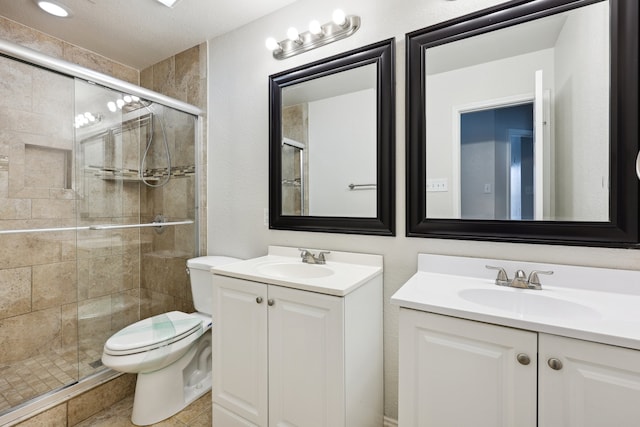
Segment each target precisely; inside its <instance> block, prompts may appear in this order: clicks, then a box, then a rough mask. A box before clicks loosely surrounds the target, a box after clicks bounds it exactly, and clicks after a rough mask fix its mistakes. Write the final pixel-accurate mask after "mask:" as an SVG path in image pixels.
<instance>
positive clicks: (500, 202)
mask: <svg viewBox="0 0 640 427" xmlns="http://www.w3.org/2000/svg"><path fill="white" fill-rule="evenodd" d="M533 129H534V103H533V101H531V102H524V103H520V104H517V105H506V106H494V107H490V108H483V109H481V110H475V111H466V112H461V113H460V184H461V186H460V214H461V218H463V219H510V220H532V219H534V210H535V200H534V193H535V191H534V182H535V164H534V137H533V136H534V131H533Z"/></svg>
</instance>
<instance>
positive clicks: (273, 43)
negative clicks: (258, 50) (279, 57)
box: [264, 37, 280, 51]
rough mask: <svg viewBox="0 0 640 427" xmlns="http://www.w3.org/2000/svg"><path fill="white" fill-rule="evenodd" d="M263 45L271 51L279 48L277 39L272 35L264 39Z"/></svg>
mask: <svg viewBox="0 0 640 427" xmlns="http://www.w3.org/2000/svg"><path fill="white" fill-rule="evenodd" d="M264 45H265V46H266V47H267V49H269V50H271V51H273V50H276V49H279V48H280V43H278V41H277V40H276V39H274V38H273V37H269V38H268V39H267V40H265V42H264Z"/></svg>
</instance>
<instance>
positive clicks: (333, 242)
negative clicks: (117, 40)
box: [208, 0, 640, 418]
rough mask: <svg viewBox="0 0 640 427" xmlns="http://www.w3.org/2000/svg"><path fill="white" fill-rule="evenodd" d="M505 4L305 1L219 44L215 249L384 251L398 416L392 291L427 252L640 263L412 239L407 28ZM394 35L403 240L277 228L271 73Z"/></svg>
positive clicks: (392, 392)
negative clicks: (281, 55) (320, 27)
mask: <svg viewBox="0 0 640 427" xmlns="http://www.w3.org/2000/svg"><path fill="white" fill-rule="evenodd" d="M498 3H500V1H499V0H475V1H458V2H450V1H436V0H341V1H340V2H336V1H333V0H329V1H325V2H319V1H315V0H299V1H297V2H296V3H293V4H292V5H291V6H287V7H285V8H283V9H281V10H280V11H278V12H277V13H275V14H272V15H270V16H267V17H265V18H262V19H259V20H256V21H254V22H252V23H251V24H249V25H247V26H245V27H243V28H240V29H238V30H236V31H233V32H231V33H228V34H225V35H224V36H221V37H219V38H216V39H213V40H211V41H210V43H209V85H210V87H209V106H210V110H209V122H208V126H209V143H208V149H209V153H208V155H209V162H208V176H209V189H208V199H209V214H208V242H209V249H208V253H209V254H214V253H217V254H226V255H232V256H238V257H244V258H249V257H255V256H260V255H264V254H265V253H266V250H267V245H269V244H277V245H286V246H296V247H301V246H305V247H311V248H326V249H333V250H341V251H356V252H366V253H377V254H382V255H384V269H385V272H384V281H385V290H384V298H385V301H387V302H386V303H385V313H384V315H385V320H384V328H385V330H384V339H385V354H384V357H385V414H386V415H387V416H390V417H393V418H395V417H396V416H397V406H398V405H397V399H398V390H397V382H398V373H397V371H398V362H397V361H398V354H397V353H398V342H397V341H398V339H397V337H398V309H397V307H395V306H392V305H390V304H389V303H388V301H389V298H390V297H391V295H392V294H393V293H394V292H395V291H396V290H397V289H398V288H399V287H400V286H402V284H403V283H404V282H405V281H406V280H407V279H408V278H409V277H411V275H412V274H413V273H414V272H415V271H416V265H417V254H418V253H420V252H423V253H435V254H449V255H467V256H476V257H487V258H490V257H495V258H503V259H516V260H527V261H536V262H551V263H569V264H579V265H592V266H603V267H620V268H629V269H640V251H633V250H616V249H599V248H587V247H563V246H548V245H528V244H510V243H493V242H475V241H456V240H439V239H421V238H407V237H405V236H404V230H405V208H404V206H405V196H404V195H405V184H404V177H405V165H404V159H405V129H404V122H405V97H404V90H405V76H404V69H405V68H404V64H405V55H404V35H405V33H406V32H409V31H413V30H416V29H419V28H423V27H426V26H428V25H432V24H435V23H437V22H440V21H444V20H446V19H449V18H452V17H455V16H458V15H462V14H463V13H467V12H470V11H471V10H472V9H480V8H483V7H488V6H491V5H494V4H498ZM338 7H340V8H342V9H344V10H345V11H346V12H347V13H350V14H351V13H353V14H358V15H360V16H361V18H362V28H361V29H360V30H358V32H357V33H355V34H354V35H353V36H352V37H350V38H348V39H345V40H342V41H339V42H336V43H333V44H330V45H327V46H324V47H321V48H318V49H315V50H313V51H311V52H307V53H304V54H301V55H298V56H296V57H293V58H290V59H287V60H284V61H277V60H274V59H273V58H272V57H271V54H270V53H269V52H268V51H267V50H266V49H265V48H264V40H265V38H267V37H268V36H270V35H273V36H275V37H278V38H279V39H282V38H284V37H285V35H284V33H285V31H286V29H287V28H288V27H289V26H291V25H295V26H297V27H299V28H304V27H305V26H306V25H307V23H308V22H309V21H310V20H311V19H314V18H315V19H319V20H320V21H321V22H325V21H328V20H330V16H331V12H332V11H333V9H335V8H338ZM390 37H395V38H396V64H397V65H396V145H397V148H396V177H397V180H396V182H397V184H396V218H397V219H396V229H397V234H398V235H397V236H396V237H376V236H354V235H341V234H328V233H305V232H295V231H277V230H269V229H268V228H267V227H266V226H265V225H264V223H263V211H264V209H265V208H267V207H268V181H269V167H268V146H269V135H268V133H269V123H268V120H269V117H268V115H269V110H268V76H269V75H270V74H273V73H276V72H279V71H283V70H286V69H289V68H293V67H295V66H299V65H302V64H305V63H307V62H311V61H314V60H318V59H321V58H324V57H327V56H330V55H333V54H337V53H340V52H344V51H347V50H350V49H355V48H357V47H360V46H364V45H366V44H369V43H374V42H377V41H380V40H384V39H387V38H390Z"/></svg>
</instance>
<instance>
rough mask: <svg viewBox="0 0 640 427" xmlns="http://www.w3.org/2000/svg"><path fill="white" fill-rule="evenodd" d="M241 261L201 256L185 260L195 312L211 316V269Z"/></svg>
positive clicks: (225, 257)
mask: <svg viewBox="0 0 640 427" xmlns="http://www.w3.org/2000/svg"><path fill="white" fill-rule="evenodd" d="M238 261H241V260H240V259H239V258H232V257H227V256H216V255H211V256H201V257H198V258H192V259H190V260H187V270H188V271H189V281H190V282H191V294H192V295H193V305H194V307H195V308H196V311H198V312H200V313H205V314H208V315H210V316H211V315H212V314H213V284H212V283H211V271H210V270H211V268H213V267H218V266H221V265H225V264H231V263H232V262H238Z"/></svg>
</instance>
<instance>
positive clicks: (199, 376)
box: [131, 329, 211, 426]
mask: <svg viewBox="0 0 640 427" xmlns="http://www.w3.org/2000/svg"><path fill="white" fill-rule="evenodd" d="M209 390H211V329H209V330H208V331H206V332H205V333H204V334H203V335H202V336H201V337H200V339H199V340H198V343H197V344H196V345H194V346H193V348H192V349H190V350H189V351H188V352H187V353H186V354H185V355H184V356H182V357H181V358H180V359H178V360H177V361H175V362H174V363H172V364H171V365H169V366H167V367H165V368H163V369H160V370H158V371H154V372H148V373H140V374H138V380H137V382H136V391H135V395H134V398H133V413H132V415H131V422H132V423H133V424H135V425H139V426H145V425H150V424H155V423H157V422H160V421H162V420H165V419H167V418H169V417H171V416H172V415H175V414H177V413H178V412H180V411H181V410H182V409H184V408H185V407H186V406H187V405H189V404H190V403H191V402H193V401H194V400H196V399H197V398H199V397H200V396H202V395H203V394H205V393H206V392H208V391H209Z"/></svg>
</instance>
